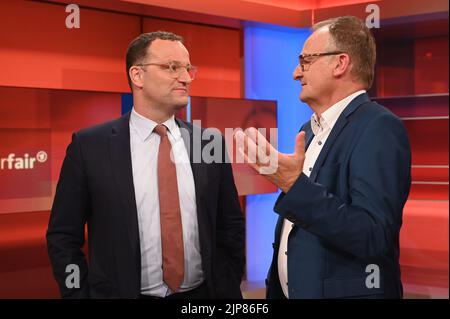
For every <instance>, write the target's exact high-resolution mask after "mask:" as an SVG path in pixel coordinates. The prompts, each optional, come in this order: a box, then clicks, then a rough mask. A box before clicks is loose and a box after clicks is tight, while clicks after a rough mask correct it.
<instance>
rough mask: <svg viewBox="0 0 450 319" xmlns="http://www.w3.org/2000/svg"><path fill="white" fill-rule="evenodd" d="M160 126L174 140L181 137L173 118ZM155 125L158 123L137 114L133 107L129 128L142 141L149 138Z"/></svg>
mask: <svg viewBox="0 0 450 319" xmlns="http://www.w3.org/2000/svg"><path fill="white" fill-rule="evenodd" d="M162 124H163V125H165V126H166V127H167V129H168V132H169V134H170V135H172V137H174V139H178V137H180V136H181V133H180V129H179V128H178V125H177V123H176V122H175V116H172V117H170V118H169V119H168V120H167V121H165V122H164V123H162ZM156 125H158V123H156V122H155V121H153V120H150V119H148V118H146V117H144V116H143V115H141V114H139V113H138V112H136V110H135V109H134V107H133V109H132V111H131V115H130V126H131V127H132V128H133V129H134V130H135V131H136V132H137V134H138V135H139V137H140V138H141V140H142V141H145V140H147V139H148V138H149V137H150V135H151V134H152V133H153V130H154V129H155V127H156ZM155 134H156V133H155Z"/></svg>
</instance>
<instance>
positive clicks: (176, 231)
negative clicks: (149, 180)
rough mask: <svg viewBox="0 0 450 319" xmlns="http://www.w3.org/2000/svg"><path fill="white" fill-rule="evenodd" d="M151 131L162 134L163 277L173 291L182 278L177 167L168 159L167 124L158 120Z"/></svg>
mask: <svg viewBox="0 0 450 319" xmlns="http://www.w3.org/2000/svg"><path fill="white" fill-rule="evenodd" d="M154 131H155V132H156V133H157V134H158V135H159V136H160V137H161V142H160V144H159V152H158V192H159V215H160V220H161V243H162V259H163V264H162V268H163V279H164V282H165V283H166V284H167V286H169V288H170V290H172V291H173V292H176V291H178V290H179V288H180V286H181V283H182V282H183V278H184V249H183V229H182V226H181V211H180V201H179V197H178V184H177V171H176V167H175V163H174V162H173V161H172V160H171V159H170V151H171V149H172V146H171V144H170V141H169V138H168V137H167V127H165V126H164V125H162V124H159V125H157V126H156V127H155V129H154Z"/></svg>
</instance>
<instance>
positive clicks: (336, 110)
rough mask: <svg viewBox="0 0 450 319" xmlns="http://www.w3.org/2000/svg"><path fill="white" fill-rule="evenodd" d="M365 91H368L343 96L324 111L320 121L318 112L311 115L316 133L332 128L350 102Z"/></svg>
mask: <svg viewBox="0 0 450 319" xmlns="http://www.w3.org/2000/svg"><path fill="white" fill-rule="evenodd" d="M365 92H366V91H365V90H360V91H357V92H355V93H352V94H350V95H349V96H347V97H345V98H343V99H342V100H340V101H339V102H337V103H335V104H333V105H332V106H331V107H329V108H328V109H327V110H326V111H325V112H323V113H322V115H321V116H320V121H319V118H318V116H317V114H316V113H314V114H313V115H312V116H311V129H312V131H313V133H314V135H317V134H319V133H320V132H322V131H324V130H326V129H329V130H332V129H333V126H334V124H336V122H337V120H338V118H339V116H340V115H341V113H342V112H343V111H344V110H345V108H346V107H347V106H348V105H349V104H350V102H351V101H353V99H355V98H356V97H357V96H358V95H360V94H363V93H365Z"/></svg>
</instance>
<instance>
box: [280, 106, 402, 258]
mask: <svg viewBox="0 0 450 319" xmlns="http://www.w3.org/2000/svg"><path fill="white" fill-rule="evenodd" d="M341 165H349V166H348V172H349V176H348V179H347V181H348V185H345V187H347V188H348V196H349V198H350V200H346V201H344V200H343V199H342V198H339V197H338V196H336V195H335V194H333V193H331V192H329V190H328V189H327V186H326V185H321V184H319V183H314V182H313V181H311V180H310V179H309V178H308V177H307V176H306V175H305V174H303V173H302V174H301V175H300V177H299V178H298V179H297V181H296V182H295V183H294V185H293V186H292V187H291V189H290V190H289V191H288V192H287V193H286V194H283V195H282V196H281V197H280V198H279V200H278V201H277V203H276V204H275V211H276V212H277V213H278V214H280V216H282V217H284V218H287V219H288V220H291V221H292V222H294V224H297V225H300V226H301V227H303V228H304V229H305V230H307V231H309V232H311V233H313V234H315V235H317V236H318V237H320V238H321V239H323V240H324V241H326V242H328V243H329V244H331V245H334V246H336V247H337V248H339V249H341V250H343V251H346V252H348V253H350V254H353V255H355V256H357V257H361V258H371V257H379V256H383V255H385V254H386V252H387V250H388V249H389V248H390V247H392V245H394V244H395V241H396V238H398V234H399V231H400V227H401V223H402V210H403V206H404V204H405V202H406V199H407V196H408V194H409V188H410V184H411V177H410V167H411V153H410V146H409V141H408V138H407V134H406V130H405V127H404V126H403V123H402V122H401V120H400V119H398V118H397V117H395V116H393V115H392V114H383V115H381V116H378V117H376V118H374V119H372V120H371V122H369V124H368V126H367V127H366V128H365V130H364V132H363V133H362V135H361V137H360V138H359V140H358V142H357V143H356V145H355V147H354V150H353V151H352V153H351V155H350V158H349V161H348V162H347V163H341ZM319 170H320V168H319ZM319 174H320V171H319ZM335 182H336V183H337V182H338V181H335Z"/></svg>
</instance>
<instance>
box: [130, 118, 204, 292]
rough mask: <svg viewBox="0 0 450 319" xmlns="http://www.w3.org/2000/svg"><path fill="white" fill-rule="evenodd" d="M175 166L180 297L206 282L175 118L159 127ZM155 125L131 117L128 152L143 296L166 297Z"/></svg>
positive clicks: (187, 165) (191, 179)
mask: <svg viewBox="0 0 450 319" xmlns="http://www.w3.org/2000/svg"><path fill="white" fill-rule="evenodd" d="M162 124H164V125H165V126H166V127H167V128H168V134H167V135H168V138H169V141H170V144H171V145H172V152H173V155H174V158H175V162H176V164H175V165H176V171H177V181H178V193H179V200H180V209H181V221H182V227H183V244H184V280H183V283H182V284H181V288H180V292H183V291H188V290H191V289H193V288H196V287H198V286H199V285H200V284H201V283H202V282H203V280H204V276H203V271H202V265H201V254H200V242H199V235H198V223H197V206H196V202H195V185H194V176H193V174H192V169H191V165H190V162H189V156H188V153H187V150H186V146H185V145H184V141H183V138H182V136H181V132H180V129H179V127H178V125H177V123H176V122H175V119H174V117H172V118H170V119H169V120H167V121H166V122H164V123H162ZM156 125H157V123H156V122H154V121H152V120H150V119H147V118H145V117H144V116H142V115H140V114H138V113H137V112H136V111H135V110H134V109H133V110H132V112H131V115H130V147H131V163H132V167H133V182H134V191H135V195H136V206H137V213H138V223H139V238H140V247H141V293H142V294H145V295H153V296H159V297H165V296H167V295H169V294H171V293H172V291H171V290H170V289H169V287H168V286H167V285H166V284H165V283H164V281H163V271H162V249H161V226H160V218H159V197H158V174H157V173H158V166H157V164H158V150H159V143H160V137H159V135H158V134H157V133H155V132H153V129H154V128H155V126H156Z"/></svg>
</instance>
